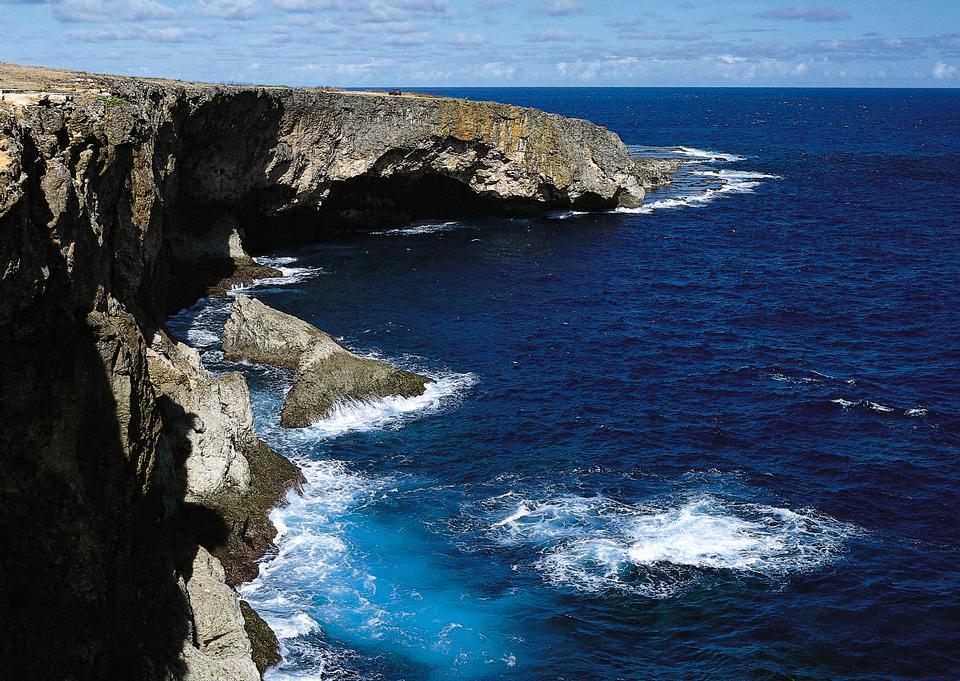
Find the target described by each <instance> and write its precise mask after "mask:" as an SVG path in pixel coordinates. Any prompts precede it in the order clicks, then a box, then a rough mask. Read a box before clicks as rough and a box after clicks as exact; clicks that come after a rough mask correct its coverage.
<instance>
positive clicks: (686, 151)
mask: <svg viewBox="0 0 960 681" xmlns="http://www.w3.org/2000/svg"><path fill="white" fill-rule="evenodd" d="M668 149H670V150H671V151H674V152H676V153H678V154H680V155H682V156H689V157H691V158H695V159H701V160H704V161H713V162H717V161H720V162H724V163H733V162H735V161H743V160H746V157H745V156H737V155H736V154H725V153H723V152H720V151H710V150H709V149H697V148H696V147H668Z"/></svg>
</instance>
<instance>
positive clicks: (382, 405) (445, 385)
mask: <svg viewBox="0 0 960 681" xmlns="http://www.w3.org/2000/svg"><path fill="white" fill-rule="evenodd" d="M420 373H425V372H422V371H421V372H420ZM426 373H427V374H429V372H426ZM430 378H433V379H434V381H433V383H428V384H427V387H426V390H425V391H424V393H423V394H422V395H417V396H415V397H399V396H392V397H386V398H382V399H377V400H350V401H343V402H339V403H338V404H336V405H334V407H333V409H332V410H331V413H330V415H329V416H327V417H325V418H323V419H321V420H320V421H317V422H316V423H314V424H312V425H310V426H307V427H306V428H298V429H295V430H293V431H290V432H291V435H290V437H291V438H294V439H298V440H308V441H311V440H317V439H327V438H333V437H338V436H340V435H343V434H345V433H351V432H358V431H367V430H379V429H385V428H397V427H400V426H401V425H403V424H404V423H405V422H407V421H408V420H409V419H411V418H419V417H421V416H424V415H427V414H430V413H433V412H436V411H438V410H439V409H441V408H444V407H445V406H447V405H448V404H449V403H450V402H451V401H455V400H457V399H459V397H460V396H462V395H463V393H464V392H466V391H467V390H468V389H469V388H470V387H471V386H472V385H474V383H476V378H475V377H474V375H473V374H469V373H453V372H450V373H441V374H438V375H433V376H430Z"/></svg>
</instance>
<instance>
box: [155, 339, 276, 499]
mask: <svg viewBox="0 0 960 681" xmlns="http://www.w3.org/2000/svg"><path fill="white" fill-rule="evenodd" d="M148 358H149V362H150V376H151V378H152V379H153V381H154V385H155V387H156V389H157V391H158V392H159V393H160V394H161V395H162V396H163V397H164V398H165V399H163V400H161V413H162V414H163V419H164V424H165V426H166V428H165V430H164V435H165V436H166V437H167V439H168V445H169V447H170V448H171V451H172V453H173V455H174V457H176V458H177V459H178V460H180V461H182V462H183V464H182V466H183V471H184V477H185V481H184V482H185V487H184V500H185V501H187V502H202V501H204V500H206V499H209V498H211V497H213V496H214V495H217V494H220V493H222V492H225V491H227V490H236V491H237V492H239V493H241V494H243V493H245V492H246V491H247V490H248V489H249V488H250V467H249V466H248V464H247V460H246V459H245V458H244V456H243V453H242V450H243V448H244V447H247V446H250V445H251V444H252V443H253V442H254V441H255V440H256V437H257V436H256V433H255V431H254V429H253V411H252V409H251V406H250V393H249V391H248V389H247V382H246V380H245V379H244V378H243V375H242V374H239V373H235V372H234V373H229V374H223V375H221V376H213V375H211V374H210V373H209V372H207V370H206V369H204V368H203V366H202V365H201V363H200V355H199V353H197V351H196V350H194V349H193V348H191V347H188V346H186V345H184V344H182V343H174V342H172V341H171V340H170V339H169V338H167V337H166V336H165V334H163V333H161V332H158V333H157V334H156V335H155V336H154V342H153V343H152V346H151V348H150V350H149V352H148Z"/></svg>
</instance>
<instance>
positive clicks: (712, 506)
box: [489, 494, 856, 598]
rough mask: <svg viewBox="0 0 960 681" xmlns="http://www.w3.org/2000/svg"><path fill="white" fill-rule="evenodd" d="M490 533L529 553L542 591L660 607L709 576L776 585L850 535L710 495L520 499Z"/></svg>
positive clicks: (809, 517) (792, 514)
mask: <svg viewBox="0 0 960 681" xmlns="http://www.w3.org/2000/svg"><path fill="white" fill-rule="evenodd" d="M502 499H503V497H501V500H502ZM489 532H490V533H491V534H492V536H493V537H494V538H495V540H496V541H497V542H498V543H501V544H503V545H507V546H526V545H532V546H534V547H536V548H538V549H539V558H538V559H537V560H536V562H535V563H534V567H535V568H536V569H537V570H539V571H540V572H541V573H542V574H543V575H544V577H545V579H546V580H547V581H548V582H550V583H553V584H556V585H563V586H571V587H573V588H575V589H578V590H582V591H588V592H600V591H606V590H617V591H625V592H629V593H633V594H636V595H640V596H645V597H650V598H668V597H672V596H676V595H678V594H680V593H682V592H683V591H684V590H685V589H687V588H689V587H690V586H692V585H694V584H700V583H704V582H705V579H706V578H707V577H708V576H709V575H710V574H711V573H716V572H718V571H720V572H726V573H729V574H732V575H737V574H739V575H753V576H757V577H761V578H766V579H777V578H783V577H786V576H788V575H791V574H796V573H803V572H809V571H811V570H815V569H817V568H820V567H822V566H824V565H826V564H828V563H830V562H831V561H833V560H835V559H836V558H837V557H838V556H839V555H841V554H842V553H843V552H844V550H845V541H844V540H845V539H846V538H848V537H849V536H851V535H852V534H854V533H855V532H856V528H855V527H853V526H852V525H848V524H845V523H842V522H839V521H837V520H835V519H833V518H830V517H829V516H826V515H824V514H821V513H818V512H816V511H792V510H789V509H786V508H778V507H775V506H767V505H763V504H754V503H736V502H729V501H725V500H723V499H721V498H719V497H716V496H713V495H709V494H702V495H699V496H694V497H687V498H683V499H672V500H668V501H667V502H663V503H657V504H651V505H648V506H634V505H630V504H623V503H620V502H616V501H614V500H611V499H608V498H606V497H603V496H596V497H581V496H572V495H569V496H562V497H557V498H553V499H548V500H545V501H531V500H522V501H520V502H519V504H518V505H517V506H516V507H515V508H514V510H512V511H511V512H510V513H509V514H508V515H506V516H505V517H503V518H502V519H500V520H497V521H495V522H493V523H492V524H491V526H490V528H489Z"/></svg>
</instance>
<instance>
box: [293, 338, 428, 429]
mask: <svg viewBox="0 0 960 681" xmlns="http://www.w3.org/2000/svg"><path fill="white" fill-rule="evenodd" d="M432 382H433V380H432V379H429V378H426V377H425V376H420V375H419V374H415V373H413V372H412V371H404V370H403V369H398V368H397V367H393V366H390V365H389V364H386V363H384V362H378V361H377V360H374V359H368V358H366V357H358V356H357V355H355V354H353V353H352V352H350V351H348V350H346V349H345V348H343V347H342V346H340V345H339V344H338V345H337V346H336V348H331V347H330V346H328V345H325V344H317V345H313V346H311V347H310V348H308V349H307V351H306V352H304V353H303V354H302V355H301V356H300V362H299V364H298V365H297V371H296V373H295V374H294V377H293V387H292V388H290V392H289V393H287V399H286V400H285V401H284V403H283V411H281V413H280V425H282V426H285V427H287V428H303V427H306V426H309V425H310V424H311V423H314V422H316V421H318V420H319V419H322V418H323V417H325V416H327V415H328V414H329V413H330V411H331V410H332V409H333V407H334V406H335V405H336V404H337V403H339V402H351V401H362V400H370V399H377V398H384V397H391V396H400V397H414V396H416V395H422V394H423V393H424V391H425V390H426V388H427V384H428V383H432Z"/></svg>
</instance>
